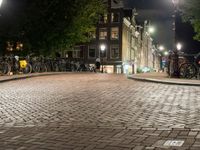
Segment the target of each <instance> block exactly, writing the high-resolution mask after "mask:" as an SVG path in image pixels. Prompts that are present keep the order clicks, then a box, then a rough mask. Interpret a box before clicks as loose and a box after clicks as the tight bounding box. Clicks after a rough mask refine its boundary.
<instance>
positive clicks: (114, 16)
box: [111, 13, 119, 22]
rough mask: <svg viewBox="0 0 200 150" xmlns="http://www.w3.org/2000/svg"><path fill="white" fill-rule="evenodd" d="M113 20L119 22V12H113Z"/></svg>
mask: <svg viewBox="0 0 200 150" xmlns="http://www.w3.org/2000/svg"><path fill="white" fill-rule="evenodd" d="M111 19H112V22H119V13H112V18H111Z"/></svg>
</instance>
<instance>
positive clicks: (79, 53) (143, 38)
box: [68, 0, 158, 74]
mask: <svg viewBox="0 0 200 150" xmlns="http://www.w3.org/2000/svg"><path fill="white" fill-rule="evenodd" d="M106 2H107V4H108V11H107V14H102V15H101V16H100V17H99V22H98V24H97V28H96V31H94V32H91V33H90V38H91V42H90V43H88V44H85V45H79V46H77V47H75V48H74V50H73V51H71V53H70V54H68V56H70V57H73V58H82V59H83V61H84V62H86V63H88V64H95V61H96V59H97V58H98V59H100V61H101V64H103V71H104V72H107V73H126V74H127V73H128V74H132V73H137V71H138V68H144V67H149V68H154V67H155V66H158V65H155V64H156V63H157V62H156V61H155V60H157V59H156V57H157V55H155V53H153V52H154V51H153V44H152V41H153V39H152V38H151V36H150V34H149V33H148V29H147V27H148V25H147V23H146V22H145V23H144V25H143V26H138V25H137V24H136V21H135V10H134V9H126V8H124V5H123V0H108V1H106ZM101 45H104V46H105V50H104V51H102V50H101V49H100V47H101Z"/></svg>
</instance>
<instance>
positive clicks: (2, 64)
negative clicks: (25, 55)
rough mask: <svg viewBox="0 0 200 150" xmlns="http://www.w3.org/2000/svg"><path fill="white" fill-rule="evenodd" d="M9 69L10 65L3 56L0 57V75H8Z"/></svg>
mask: <svg viewBox="0 0 200 150" xmlns="http://www.w3.org/2000/svg"><path fill="white" fill-rule="evenodd" d="M10 71H11V66H10V65H9V63H8V62H6V61H5V58H4V57H1V58H0V75H8V74H9V73H10Z"/></svg>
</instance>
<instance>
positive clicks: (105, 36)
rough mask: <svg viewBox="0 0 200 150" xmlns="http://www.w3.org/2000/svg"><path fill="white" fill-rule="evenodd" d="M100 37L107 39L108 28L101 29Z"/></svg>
mask: <svg viewBox="0 0 200 150" xmlns="http://www.w3.org/2000/svg"><path fill="white" fill-rule="evenodd" d="M99 39H101V40H104V39H107V29H106V28H101V29H99Z"/></svg>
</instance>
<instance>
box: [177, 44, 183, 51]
mask: <svg viewBox="0 0 200 150" xmlns="http://www.w3.org/2000/svg"><path fill="white" fill-rule="evenodd" d="M176 48H177V50H178V51H180V50H181V49H182V44H181V43H177V45H176Z"/></svg>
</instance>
